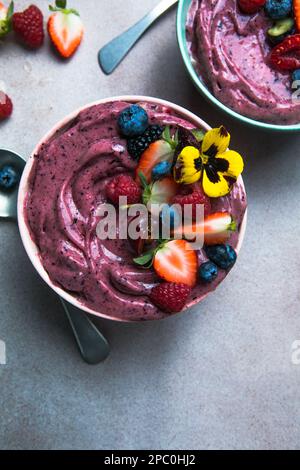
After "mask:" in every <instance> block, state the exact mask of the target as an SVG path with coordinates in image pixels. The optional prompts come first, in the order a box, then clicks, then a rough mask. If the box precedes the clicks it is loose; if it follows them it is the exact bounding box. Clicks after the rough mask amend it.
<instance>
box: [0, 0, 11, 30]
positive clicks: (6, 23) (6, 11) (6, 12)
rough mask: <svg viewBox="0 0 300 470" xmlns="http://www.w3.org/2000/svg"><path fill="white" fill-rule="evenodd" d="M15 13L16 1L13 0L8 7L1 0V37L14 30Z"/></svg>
mask: <svg viewBox="0 0 300 470" xmlns="http://www.w3.org/2000/svg"><path fill="white" fill-rule="evenodd" d="M13 13H14V3H13V2H11V3H10V5H9V7H8V8H6V7H5V6H4V5H3V3H1V2H0V38H3V37H4V36H6V35H7V34H8V33H9V32H10V31H11V30H12V16H13Z"/></svg>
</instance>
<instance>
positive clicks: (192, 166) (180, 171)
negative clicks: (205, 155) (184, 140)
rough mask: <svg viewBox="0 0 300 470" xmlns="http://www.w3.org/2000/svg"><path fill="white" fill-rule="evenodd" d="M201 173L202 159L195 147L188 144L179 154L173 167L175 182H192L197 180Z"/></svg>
mask: <svg viewBox="0 0 300 470" xmlns="http://www.w3.org/2000/svg"><path fill="white" fill-rule="evenodd" d="M201 173H202V159H201V156H200V152H199V150H198V149H196V147H192V146H188V147H184V149H183V150H182V151H181V153H180V154H179V156H178V158H177V161H176V164H175V167H174V179H175V181H176V183H183V184H192V183H195V182H196V181H198V180H199V179H200V177H201Z"/></svg>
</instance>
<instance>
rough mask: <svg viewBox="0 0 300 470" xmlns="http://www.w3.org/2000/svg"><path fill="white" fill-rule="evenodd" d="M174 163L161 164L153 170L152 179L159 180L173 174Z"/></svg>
mask: <svg viewBox="0 0 300 470" xmlns="http://www.w3.org/2000/svg"><path fill="white" fill-rule="evenodd" d="M171 169H172V163H171V162H166V161H164V162H160V163H158V164H157V165H155V167H154V168H153V170H152V179H154V180H158V179H160V178H163V177H164V176H167V175H169V174H170V173H171Z"/></svg>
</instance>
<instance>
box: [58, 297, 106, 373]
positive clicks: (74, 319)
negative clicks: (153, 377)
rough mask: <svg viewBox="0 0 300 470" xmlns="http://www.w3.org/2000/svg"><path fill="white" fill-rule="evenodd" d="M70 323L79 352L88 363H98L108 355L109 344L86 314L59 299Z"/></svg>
mask: <svg viewBox="0 0 300 470" xmlns="http://www.w3.org/2000/svg"><path fill="white" fill-rule="evenodd" d="M60 300H61V303H62V305H63V307H64V310H65V313H66V315H67V317H68V319H69V322H70V324H71V327H72V330H73V333H74V336H75V339H76V342H77V345H78V347H79V350H80V353H81V355H82V357H83V359H84V360H85V362H87V363H88V364H92V365H95V364H98V363H99V362H102V361H104V359H106V358H107V356H108V355H109V344H108V342H107V341H106V339H105V338H104V336H103V335H102V334H101V333H100V331H99V330H98V329H97V328H96V326H95V325H94V323H92V321H91V320H90V319H89V318H88V317H87V315H86V314H85V313H84V312H83V311H82V310H79V309H78V308H76V307H74V306H73V305H71V304H69V303H68V304H67V303H66V302H65V301H64V300H63V299H62V298H61V299H60Z"/></svg>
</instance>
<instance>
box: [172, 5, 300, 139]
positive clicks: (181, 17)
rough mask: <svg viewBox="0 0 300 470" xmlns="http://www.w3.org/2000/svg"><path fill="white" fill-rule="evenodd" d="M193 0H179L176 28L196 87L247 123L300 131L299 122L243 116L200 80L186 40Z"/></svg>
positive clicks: (269, 128)
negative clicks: (261, 119)
mask: <svg viewBox="0 0 300 470" xmlns="http://www.w3.org/2000/svg"><path fill="white" fill-rule="evenodd" d="M191 2H192V0H179V3H178V9H177V20H176V30H177V39H178V44H179V49H180V53H181V56H182V59H183V62H184V65H185V67H186V69H187V71H188V73H189V75H190V77H191V79H192V81H193V82H194V84H195V85H196V88H197V89H198V90H199V91H200V92H201V93H202V95H203V96H204V97H205V98H206V99H207V100H208V101H210V102H211V103H213V104H214V105H215V106H216V107H217V108H219V109H220V110H221V111H223V112H225V113H227V114H229V115H230V116H231V117H234V118H235V119H237V120H239V121H242V122H243V123H245V124H250V125H251V126H254V127H257V128H260V129H264V130H268V131H275V132H281V131H285V132H299V131H300V123H299V124H288V125H280V124H271V123H267V122H263V121H256V120H255V119H251V118H249V117H247V116H243V115H242V114H239V113H237V112H236V111H234V110H233V109H231V108H229V107H228V106H226V105H225V104H223V103H222V102H221V101H219V100H218V99H217V98H216V97H215V96H214V95H213V94H212V93H211V92H210V91H209V90H208V88H207V87H206V86H205V85H204V84H203V83H202V81H201V80H200V78H199V76H198V74H197V72H196V70H195V68H194V66H193V64H192V61H191V58H190V54H189V52H188V48H187V42H186V34H185V31H186V16H187V12H188V9H189V6H190V3H191Z"/></svg>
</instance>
